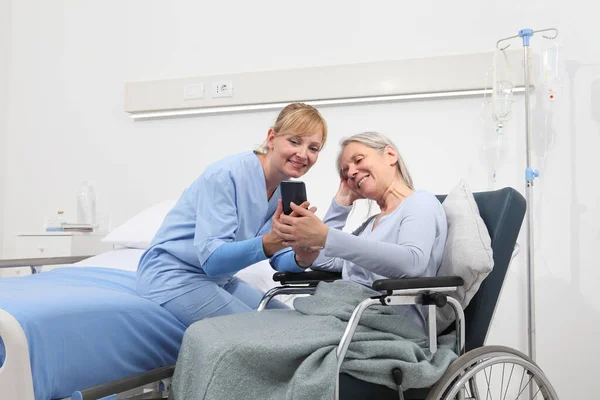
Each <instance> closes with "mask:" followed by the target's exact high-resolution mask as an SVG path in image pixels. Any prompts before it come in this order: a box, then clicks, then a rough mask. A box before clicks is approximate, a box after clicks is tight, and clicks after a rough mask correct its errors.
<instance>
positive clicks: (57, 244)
mask: <svg viewBox="0 0 600 400" xmlns="http://www.w3.org/2000/svg"><path fill="white" fill-rule="evenodd" d="M105 235H106V234H105V233H80V232H40V233H26V234H20V235H17V239H16V243H15V250H16V258H48V257H67V256H85V255H95V254H100V253H103V252H105V251H110V250H112V249H113V245H112V244H109V243H102V242H101V241H100V240H101V239H102V238H103V237H104V236H105ZM30 271H31V270H30V268H11V269H7V270H4V271H2V273H1V275H0V276H2V277H8V276H19V275H20V276H22V275H29V273H30Z"/></svg>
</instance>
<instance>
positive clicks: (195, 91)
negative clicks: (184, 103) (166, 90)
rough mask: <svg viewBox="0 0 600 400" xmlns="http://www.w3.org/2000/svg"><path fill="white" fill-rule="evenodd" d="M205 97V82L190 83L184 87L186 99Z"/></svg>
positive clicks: (184, 97)
mask: <svg viewBox="0 0 600 400" xmlns="http://www.w3.org/2000/svg"><path fill="white" fill-rule="evenodd" d="M203 98H204V83H188V84H187V85H185V86H184V87H183V99H184V100H196V99H203Z"/></svg>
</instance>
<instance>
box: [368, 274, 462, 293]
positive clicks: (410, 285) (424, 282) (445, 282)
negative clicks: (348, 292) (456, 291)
mask: <svg viewBox="0 0 600 400" xmlns="http://www.w3.org/2000/svg"><path fill="white" fill-rule="evenodd" d="M462 285H464V281H463V279H462V278H461V277H459V276H435V277H432V278H404V279H379V280H376V281H375V282H373V285H372V288H373V290H377V291H381V290H405V289H428V288H438V287H453V286H462Z"/></svg>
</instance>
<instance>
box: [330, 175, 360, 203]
mask: <svg viewBox="0 0 600 400" xmlns="http://www.w3.org/2000/svg"><path fill="white" fill-rule="evenodd" d="M358 199H364V197H363V196H361V195H360V194H358V193H356V192H355V191H354V190H352V189H350V186H348V183H347V182H346V180H345V179H344V178H342V179H341V180H340V187H339V189H338V191H337V193H336V194H335V201H337V202H338V204H339V205H341V206H345V207H348V206H351V205H352V204H354V202H355V201H356V200H358Z"/></svg>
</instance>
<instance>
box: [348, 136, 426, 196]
mask: <svg viewBox="0 0 600 400" xmlns="http://www.w3.org/2000/svg"><path fill="white" fill-rule="evenodd" d="M350 143H360V144H363V145H365V146H367V147H370V148H372V149H375V150H377V151H378V152H380V153H382V154H383V151H384V150H385V148H386V147H387V146H390V147H392V148H393V149H394V150H395V151H396V154H397V155H398V162H396V167H397V168H398V173H399V174H400V177H401V178H402V179H403V180H404V182H405V183H406V185H407V186H408V187H409V188H410V189H412V190H415V188H414V185H413V181H412V178H411V177H410V173H409V172H408V168H406V165H405V164H404V160H402V157H401V156H400V152H399V151H398V148H397V147H396V145H395V144H394V143H392V141H391V140H390V139H388V138H387V137H385V136H384V135H382V134H381V133H378V132H362V133H359V134H356V135H353V136H350V137H348V138H345V139H342V141H341V142H340V146H341V147H342V148H341V150H340V154H339V155H338V158H337V168H338V171H339V173H340V176H341V174H342V165H341V164H342V153H343V152H344V149H345V148H346V146H347V145H349V144H350Z"/></svg>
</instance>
